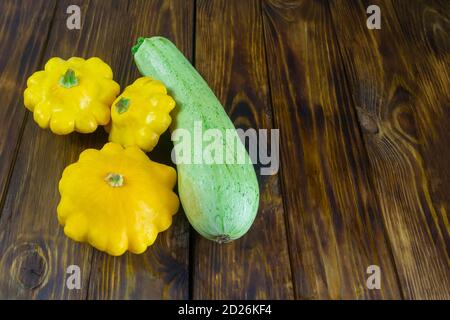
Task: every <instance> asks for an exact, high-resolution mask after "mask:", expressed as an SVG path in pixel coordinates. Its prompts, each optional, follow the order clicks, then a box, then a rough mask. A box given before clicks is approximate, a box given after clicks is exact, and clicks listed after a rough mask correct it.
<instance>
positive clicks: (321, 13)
mask: <svg viewBox="0 0 450 320" xmlns="http://www.w3.org/2000/svg"><path fill="white" fill-rule="evenodd" d="M339 3H340V2H339ZM343 17H345V16H344V15H342V16H341V18H342V19H343V20H345V19H344V18H343ZM264 28H265V39H266V46H267V55H268V66H269V77H270V83H271V94H272V102H273V106H274V120H275V126H276V127H279V128H280V129H281V134H280V139H281V176H282V190H283V194H284V196H285V205H286V206H285V208H286V213H287V215H288V227H289V228H288V234H289V239H290V257H291V264H292V267H293V277H294V285H295V292H296V297H297V298H299V299H318V298H322V299H329V298H331V299H340V298H346V299H379V298H394V299H398V298H401V294H400V290H399V287H398V281H397V278H396V271H395V269H394V265H393V261H392V257H391V253H390V250H389V247H388V244H387V241H386V238H385V236H384V231H383V224H382V221H381V219H380V217H379V207H378V205H377V201H376V198H375V197H374V193H373V188H372V186H371V183H370V181H369V179H368V176H367V172H369V166H368V159H367V156H366V153H365V151H364V145H363V141H362V138H361V135H360V132H359V128H358V122H357V119H356V115H355V113H354V110H353V108H354V105H352V103H351V95H350V93H349V90H348V88H347V86H346V81H345V74H344V70H343V68H342V61H341V59H340V55H339V50H338V46H337V43H336V41H335V37H334V34H333V32H334V31H333V25H332V21H331V16H330V10H329V8H328V2H326V1H306V0H305V1H289V2H282V1H275V0H273V1H264ZM369 265H378V266H380V268H381V270H382V276H381V290H369V289H368V288H367V287H366V279H367V277H368V275H367V274H366V270H367V267H368V266H369Z"/></svg>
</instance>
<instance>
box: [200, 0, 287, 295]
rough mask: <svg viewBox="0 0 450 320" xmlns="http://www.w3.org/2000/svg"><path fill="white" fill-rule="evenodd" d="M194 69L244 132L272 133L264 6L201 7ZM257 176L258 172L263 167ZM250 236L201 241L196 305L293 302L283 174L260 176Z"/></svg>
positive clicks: (213, 4) (249, 3)
mask: <svg viewBox="0 0 450 320" xmlns="http://www.w3.org/2000/svg"><path fill="white" fill-rule="evenodd" d="M196 18H197V19H196V21H197V24H196V47H195V48H196V50H195V51H196V55H195V66H196V68H197V70H199V72H200V73H201V74H202V75H203V76H204V78H205V79H206V81H207V82H208V84H209V85H210V86H211V88H212V89H213V91H214V92H215V93H216V95H217V96H218V98H219V100H220V101H221V102H222V104H223V106H224V107H225V109H226V111H227V112H228V114H229V115H230V117H231V119H232V120H233V122H234V124H235V126H236V127H238V128H242V129H248V128H255V129H258V128H271V127H272V111H271V106H270V100H269V92H268V83H267V72H266V60H265V56H264V43H263V28H262V16H261V6H260V3H259V1H239V0H236V1H235V0H232V1H229V0H222V1H197V15H196ZM257 174H259V170H258V168H257ZM259 185H260V194H261V200H260V207H259V212H258V215H257V217H256V220H255V222H254V224H253V226H252V227H251V229H250V231H249V232H248V233H247V234H246V235H245V236H244V237H242V238H240V239H239V240H235V241H233V242H231V243H227V244H222V245H220V244H217V243H215V242H212V241H209V240H206V239H204V238H201V237H200V236H198V235H196V236H195V247H194V254H193V256H194V259H193V262H192V263H193V264H194V265H193V276H192V278H193V280H192V281H193V284H192V285H193V298H194V299H268V298H272V299H292V298H293V297H294V296H293V288H292V280H291V270H290V264H289V256H288V245H287V238H286V231H285V221H284V210H283V203H282V198H281V193H280V187H279V179H278V175H274V176H259Z"/></svg>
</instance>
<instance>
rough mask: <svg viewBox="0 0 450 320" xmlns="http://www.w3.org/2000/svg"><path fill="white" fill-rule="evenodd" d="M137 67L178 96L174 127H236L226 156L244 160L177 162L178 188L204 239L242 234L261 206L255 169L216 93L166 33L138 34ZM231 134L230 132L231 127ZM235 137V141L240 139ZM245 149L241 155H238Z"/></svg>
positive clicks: (220, 239)
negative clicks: (164, 34) (147, 35)
mask: <svg viewBox="0 0 450 320" xmlns="http://www.w3.org/2000/svg"><path fill="white" fill-rule="evenodd" d="M132 52H133V53H134V60H135V62H136V65H137V66H138V69H139V71H140V72H141V74H142V75H144V76H149V77H152V78H155V79H158V80H160V81H162V82H163V83H164V84H165V85H166V87H167V88H168V90H169V94H170V95H171V96H172V97H173V98H174V99H175V101H176V107H175V110H174V111H173V113H172V115H173V121H172V126H171V130H172V131H173V130H175V129H178V128H183V129H187V130H189V131H190V132H191V134H193V133H192V131H193V130H194V123H195V122H196V121H202V126H203V131H205V130H206V129H212V128H214V129H218V130H220V131H221V133H222V134H223V137H226V136H227V135H226V134H225V131H226V130H227V129H232V131H233V132H234V134H233V137H230V135H229V134H228V138H230V139H231V138H232V139H235V140H234V141H237V143H236V147H235V148H234V149H231V147H230V144H229V142H230V141H229V140H228V139H227V138H225V139H224V140H222V142H223V143H224V154H225V153H226V154H228V155H231V156H232V157H233V158H234V159H236V157H238V155H241V156H243V157H244V158H245V160H246V161H245V164H204V163H203V164H177V170H178V192H179V195H180V199H181V203H182V205H183V208H184V211H185V213H186V216H187V218H188V219H189V222H190V223H191V225H192V226H193V227H194V229H195V230H197V231H198V232H199V233H200V234H201V235H203V236H204V237H206V238H208V239H211V240H215V241H217V242H227V241H231V240H234V239H237V238H239V237H241V236H242V235H244V234H245V233H246V232H247V231H248V229H249V228H250V226H251V225H252V223H253V221H254V219H255V216H256V213H257V210H258V205H259V188H258V181H257V179H256V174H255V170H254V168H253V165H252V163H251V161H250V158H249V156H248V153H247V151H246V150H245V147H244V146H243V144H242V143H241V142H240V140H239V138H237V132H236V130H235V127H234V125H233V123H232V122H231V120H230V118H229V117H228V115H227V114H226V112H225V110H224V109H223V107H222V105H221V104H220V102H219V100H218V99H217V97H216V96H215V95H214V93H213V92H212V90H211V89H210V88H209V86H208V84H207V83H206V82H205V80H204V79H203V78H202V77H201V75H200V74H199V73H198V72H197V71H196V70H195V68H194V67H193V66H192V65H191V64H190V62H189V61H188V60H187V59H186V58H185V57H184V55H183V54H182V53H181V52H180V51H179V50H178V49H177V48H176V47H175V45H174V44H173V43H172V42H170V41H169V40H168V39H166V38H163V37H152V38H147V39H143V38H140V39H139V40H138V43H137V44H136V45H135V46H134V47H133V49H132ZM229 132H230V131H229ZM236 138H237V139H236ZM240 153H241V154H240Z"/></svg>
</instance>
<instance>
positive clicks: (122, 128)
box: [109, 77, 175, 151]
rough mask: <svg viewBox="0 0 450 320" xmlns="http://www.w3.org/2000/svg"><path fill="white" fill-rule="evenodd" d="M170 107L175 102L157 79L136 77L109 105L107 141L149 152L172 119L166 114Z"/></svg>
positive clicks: (172, 106) (171, 107) (173, 105)
mask: <svg viewBox="0 0 450 320" xmlns="http://www.w3.org/2000/svg"><path fill="white" fill-rule="evenodd" d="M174 107H175V101H174V100H173V99H172V98H171V97H170V96H169V95H167V89H166V87H165V86H164V85H163V84H162V83H161V82H159V81H157V80H153V79H151V78H149V77H141V78H139V79H137V80H136V81H135V82H134V83H133V84H131V85H129V86H128V87H126V88H125V91H124V92H123V93H122V94H121V95H120V96H119V97H118V98H117V99H116V101H114V103H113V105H112V107H111V128H110V133H109V141H112V142H116V143H119V144H121V145H122V146H124V147H128V146H138V147H139V148H141V149H142V150H145V151H151V150H152V149H153V148H154V147H155V146H156V144H157V143H158V140H159V136H160V135H161V134H162V133H163V132H164V131H166V130H167V128H168V127H169V125H170V123H171V122H172V118H171V117H170V115H169V113H170V111H171V110H172V109H173V108H174Z"/></svg>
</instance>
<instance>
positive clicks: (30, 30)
mask: <svg viewBox="0 0 450 320" xmlns="http://www.w3.org/2000/svg"><path fill="white" fill-rule="evenodd" d="M55 3H56V1H44V0H40V1H26V0H21V1H16V0H5V1H1V2H0V12H1V13H2V19H0V96H1V97H2V107H1V108H0V210H1V205H2V204H3V203H2V200H3V194H4V191H5V189H6V187H7V180H8V177H9V176H10V170H11V169H12V165H13V161H14V157H15V154H16V149H17V145H18V141H19V140H20V135H21V129H22V127H23V126H22V124H23V120H24V115H25V108H24V107H23V99H22V96H23V87H24V85H25V83H26V79H27V77H28V75H29V73H30V72H31V71H32V70H35V69H36V68H37V67H38V65H39V63H40V62H41V61H40V60H42V55H43V51H44V47H45V43H46V41H47V35H48V30H49V27H50V23H51V19H52V16H53V12H54V7H55ZM12 57H20V59H17V58H12Z"/></svg>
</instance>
